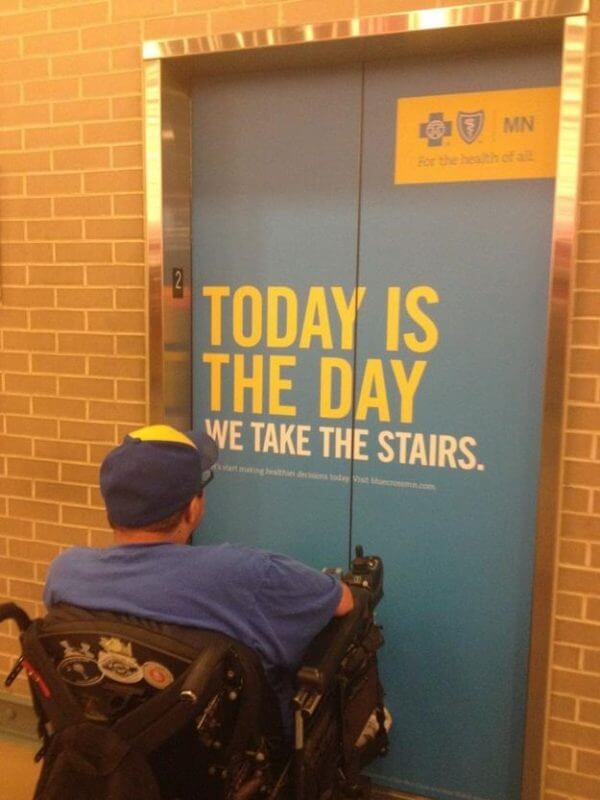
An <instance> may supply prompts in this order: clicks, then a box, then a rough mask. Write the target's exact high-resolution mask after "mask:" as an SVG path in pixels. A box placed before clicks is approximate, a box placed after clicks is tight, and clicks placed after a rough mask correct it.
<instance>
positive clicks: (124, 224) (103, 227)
mask: <svg viewBox="0 0 600 800" xmlns="http://www.w3.org/2000/svg"><path fill="white" fill-rule="evenodd" d="M85 234H86V237H87V238H88V239H108V240H114V239H143V238H144V225H143V222H142V220H141V219H88V220H86V222H85Z"/></svg>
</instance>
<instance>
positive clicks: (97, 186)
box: [83, 169, 143, 192]
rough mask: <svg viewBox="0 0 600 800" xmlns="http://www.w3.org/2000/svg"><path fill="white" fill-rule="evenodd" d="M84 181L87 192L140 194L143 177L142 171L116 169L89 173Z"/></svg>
mask: <svg viewBox="0 0 600 800" xmlns="http://www.w3.org/2000/svg"><path fill="white" fill-rule="evenodd" d="M83 181H84V186H85V191H86V192H139V191H141V189H142V185H143V176H142V170H141V169H115V170H103V171H102V172H87V173H86V174H85V175H84V176H83Z"/></svg>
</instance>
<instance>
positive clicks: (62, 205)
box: [54, 195, 111, 218]
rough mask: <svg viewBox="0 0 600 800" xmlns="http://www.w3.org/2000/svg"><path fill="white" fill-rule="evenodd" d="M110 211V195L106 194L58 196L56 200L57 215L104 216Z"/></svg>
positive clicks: (55, 210)
mask: <svg viewBox="0 0 600 800" xmlns="http://www.w3.org/2000/svg"><path fill="white" fill-rule="evenodd" d="M110 213H111V202H110V197H107V196H106V195H91V196H89V197H57V198H56V199H55V201H54V214H55V215H56V216H57V217H77V218H81V217H103V216H109V215H110Z"/></svg>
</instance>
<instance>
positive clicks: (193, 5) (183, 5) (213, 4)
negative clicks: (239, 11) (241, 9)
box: [176, 0, 270, 14]
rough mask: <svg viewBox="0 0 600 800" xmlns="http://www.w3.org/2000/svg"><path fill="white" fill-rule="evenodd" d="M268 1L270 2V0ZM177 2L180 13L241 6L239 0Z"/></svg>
mask: <svg viewBox="0 0 600 800" xmlns="http://www.w3.org/2000/svg"><path fill="white" fill-rule="evenodd" d="M267 1H268V2H270V0H267ZM176 2H177V13H178V14H179V13H183V14H189V13H190V12H191V11H213V10H214V9H217V8H226V7H227V6H239V2H238V0H176ZM263 2H264V0H263ZM255 5H258V3H255Z"/></svg>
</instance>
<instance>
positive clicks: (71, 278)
mask: <svg viewBox="0 0 600 800" xmlns="http://www.w3.org/2000/svg"><path fill="white" fill-rule="evenodd" d="M29 280H30V283H31V284H32V285H36V284H40V285H42V286H73V285H81V284H83V280H84V268H83V267H82V266H75V265H69V266H62V265H60V264H44V265H43V266H39V267H38V266H31V267H29Z"/></svg>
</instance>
